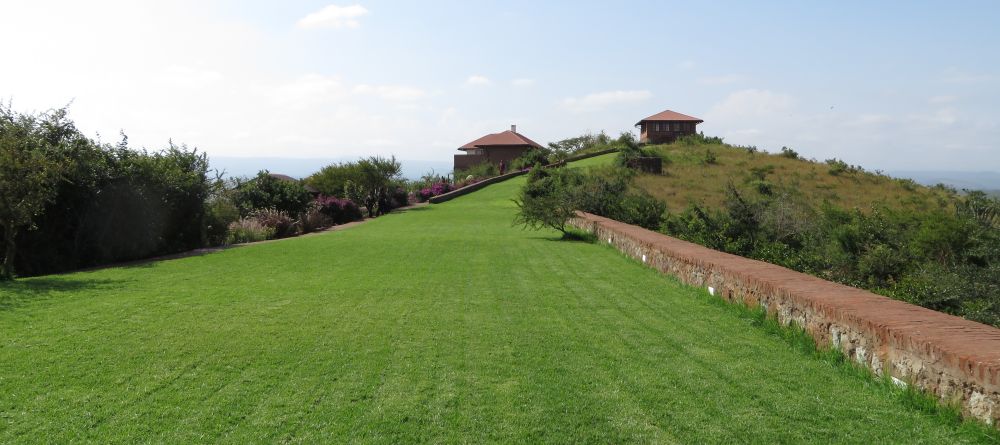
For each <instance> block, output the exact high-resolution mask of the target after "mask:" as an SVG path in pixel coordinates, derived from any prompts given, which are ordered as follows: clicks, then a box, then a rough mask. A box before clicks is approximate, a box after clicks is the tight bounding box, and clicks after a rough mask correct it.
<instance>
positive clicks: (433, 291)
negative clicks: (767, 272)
mask: <svg viewBox="0 0 1000 445" xmlns="http://www.w3.org/2000/svg"><path fill="white" fill-rule="evenodd" d="M523 181H524V178H523V177H522V178H518V179H515V180H511V181H508V182H505V183H501V184H497V185H493V186H490V187H488V188H486V189H484V190H482V191H480V192H476V193H473V194H470V195H468V196H465V197H461V198H458V199H456V200H454V201H451V202H448V203H445V204H441V205H436V206H430V207H423V208H419V209H415V210H410V211H406V212H403V213H399V214H392V215H388V216H385V217H383V218H379V219H377V220H374V221H371V222H368V223H365V224H363V225H361V226H358V227H354V228H350V229H347V230H343V231H339V232H332V233H327V234H323V235H318V236H312V237H304V238H298V239H290V240H285V241H281V242H274V243H266V244H259V245H253V246H246V247H240V248H234V249H230V250H226V251H223V252H219V253H214V254H209V255H204V256H198V257H190V258H186V259H180V260H172V261H163V262H157V263H151V264H147V265H141V266H133V267H124V268H114V269H105V270H99V271H92V272H83V273H75V274H69V275H60V276H49V277H38V278H33V279H24V280H21V281H19V282H17V283H14V284H3V285H0V442H2V443H12V442H42V443H66V442H71V441H84V442H100V443H109V442H128V443H134V442H152V443H205V442H221V443H276V442H307V443H316V442H321V443H329V442H333V443H337V442H346V441H348V440H350V441H351V442H359V443H408V442H417V441H422V442H466V443H481V442H550V443H551V442H556V443H575V442H601V443H623V442H667V443H671V442H674V443H718V442H741V443H742V442H755V443H774V442H793V443H807V442H812V443H830V442H852V443H892V442H899V443H932V444H940V443H976V442H985V441H987V440H988V438H986V437H984V436H983V434H982V432H981V430H977V429H975V428H972V427H971V426H969V425H967V424H966V425H962V426H954V425H952V424H949V423H947V422H946V421H942V420H938V419H937V418H936V417H932V416H929V415H927V414H923V413H921V412H920V411H918V410H916V409H914V408H910V407H909V406H908V405H907V404H904V403H903V402H901V401H900V399H899V397H897V396H896V395H895V393H893V392H891V391H890V390H888V389H886V387H885V386H884V385H881V384H876V383H875V382H874V381H872V380H871V379H869V378H867V377H864V376H859V375H857V374H855V373H851V372H846V371H845V370H844V369H843V368H839V367H835V366H831V365H830V364H828V363H827V362H824V361H820V360H817V359H814V358H811V357H808V356H806V355H803V354H802V353H800V352H797V351H796V350H794V348H793V347H792V346H790V345H789V344H788V343H787V342H785V341H784V340H782V339H780V338H778V337H776V336H773V335H770V334H767V333H765V332H764V331H763V330H762V329H760V328H757V327H754V326H752V323H751V319H749V318H745V317H741V316H740V315H739V314H740V312H738V311H734V310H732V309H731V308H728V307H725V306H724V305H720V304H718V303H716V302H715V301H714V300H713V299H712V297H709V296H708V295H706V294H705V293H704V292H703V291H701V290H699V289H692V288H686V287H683V286H680V285H679V284H677V283H676V282H675V281H673V280H671V279H669V278H666V277H663V276H661V275H659V274H658V273H656V272H654V271H652V270H650V269H647V268H644V267H642V266H641V265H639V264H636V263H634V262H632V261H630V260H628V259H626V258H624V257H623V256H621V255H620V254H619V253H618V252H616V251H614V250H612V249H610V248H608V247H603V246H600V245H594V244H587V243H583V242H568V241H556V240H555V239H556V234H555V233H554V232H547V231H543V232H531V231H522V230H520V229H518V228H513V227H511V223H510V222H511V219H512V216H513V213H514V206H513V204H512V203H511V201H510V199H511V197H512V196H514V194H515V192H516V190H517V187H519V186H520V185H521V184H522V183H523Z"/></svg>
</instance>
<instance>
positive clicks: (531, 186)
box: [514, 165, 583, 236]
mask: <svg viewBox="0 0 1000 445" xmlns="http://www.w3.org/2000/svg"><path fill="white" fill-rule="evenodd" d="M582 182H583V175H582V174H581V173H580V172H579V171H578V170H577V169H570V168H555V169H545V168H542V166H541V165H535V166H534V168H532V170H531V173H530V174H529V176H528V182H527V183H526V184H525V185H524V187H522V188H521V191H520V192H519V193H518V197H517V198H516V199H515V200H514V204H515V205H517V208H518V212H517V215H516V216H515V218H514V224H515V225H521V226H524V227H525V228H531V229H536V230H537V229H541V228H543V227H549V228H552V229H556V230H558V231H559V232H561V233H562V234H563V236H566V224H567V222H568V221H569V219H570V218H572V217H573V216H574V215H575V214H576V210H577V203H576V199H575V194H574V193H573V191H574V190H575V189H576V188H577V187H578V186H579V185H580V184H581V183H582Z"/></svg>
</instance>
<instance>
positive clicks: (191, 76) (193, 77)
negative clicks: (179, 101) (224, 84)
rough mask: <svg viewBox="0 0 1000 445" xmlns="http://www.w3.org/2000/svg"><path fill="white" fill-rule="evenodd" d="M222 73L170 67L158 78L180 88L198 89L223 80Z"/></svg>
mask: <svg viewBox="0 0 1000 445" xmlns="http://www.w3.org/2000/svg"><path fill="white" fill-rule="evenodd" d="M223 77H224V76H223V75H222V73H220V72H218V71H214V70H200V69H197V68H192V67H189V66H181V65H171V66H169V67H167V68H166V70H164V72H163V74H161V75H160V76H159V77H158V78H159V80H160V81H161V82H164V83H167V84H170V85H174V86H177V87H182V88H199V87H205V86H208V85H211V84H213V83H216V82H218V81H220V80H222V79H223Z"/></svg>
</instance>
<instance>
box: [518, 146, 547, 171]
mask: <svg viewBox="0 0 1000 445" xmlns="http://www.w3.org/2000/svg"><path fill="white" fill-rule="evenodd" d="M549 154H550V153H549V150H547V149H544V148H536V147H532V148H529V149H528V151H526V152H524V154H523V155H521V156H520V157H518V158H517V159H514V160H513V161H511V162H510V168H509V170H510V171H516V170H524V169H526V168H529V167H531V166H533V165H535V164H538V165H548V164H549Z"/></svg>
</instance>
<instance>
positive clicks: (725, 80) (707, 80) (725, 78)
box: [698, 74, 744, 85]
mask: <svg viewBox="0 0 1000 445" xmlns="http://www.w3.org/2000/svg"><path fill="white" fill-rule="evenodd" d="M743 79H744V78H743V76H741V75H739V74H726V75H722V76H707V77H702V78H700V79H698V83H700V84H702V85H728V84H732V83H736V82H740V81H742V80H743Z"/></svg>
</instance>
